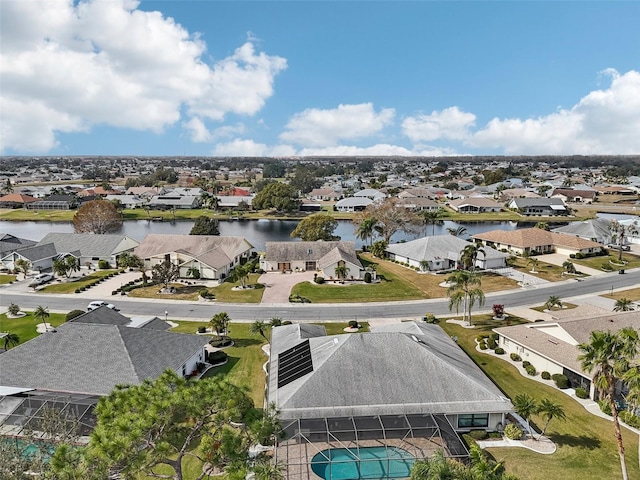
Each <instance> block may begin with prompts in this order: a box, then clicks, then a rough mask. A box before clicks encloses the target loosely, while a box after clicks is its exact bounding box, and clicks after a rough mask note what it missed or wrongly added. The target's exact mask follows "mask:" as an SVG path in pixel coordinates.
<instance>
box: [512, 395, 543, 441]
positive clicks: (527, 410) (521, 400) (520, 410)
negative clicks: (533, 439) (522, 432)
mask: <svg viewBox="0 0 640 480" xmlns="http://www.w3.org/2000/svg"><path fill="white" fill-rule="evenodd" d="M513 408H514V409H515V411H516V413H517V414H518V415H520V416H521V417H522V418H524V419H525V421H526V422H527V430H529V433H531V424H530V423H529V421H530V420H531V415H533V414H534V413H536V412H537V411H538V404H537V403H536V401H535V400H534V399H533V398H532V397H530V396H529V395H527V394H526V393H522V394H520V395H516V398H514V399H513Z"/></svg>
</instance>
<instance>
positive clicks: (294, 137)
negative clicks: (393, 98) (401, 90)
mask: <svg viewBox="0 0 640 480" xmlns="http://www.w3.org/2000/svg"><path fill="white" fill-rule="evenodd" d="M394 116H395V110H394V109H393V108H385V109H382V110H380V112H376V111H375V110H374V108H373V104H371V103H361V104H358V105H339V106H338V108H334V109H330V110H321V109H318V108H309V109H307V110H304V111H303V112H301V113H297V114H296V115H294V116H293V117H292V118H291V119H290V120H289V122H288V123H287V125H286V127H285V128H286V130H285V131H284V132H283V133H281V134H280V140H283V141H285V142H291V143H295V144H298V145H303V146H307V147H330V146H336V145H337V144H338V142H339V141H340V140H354V139H359V138H364V137H368V136H371V135H373V134H375V133H378V132H379V131H381V130H382V129H383V128H384V127H386V126H388V125H391V124H392V123H393V118H394Z"/></svg>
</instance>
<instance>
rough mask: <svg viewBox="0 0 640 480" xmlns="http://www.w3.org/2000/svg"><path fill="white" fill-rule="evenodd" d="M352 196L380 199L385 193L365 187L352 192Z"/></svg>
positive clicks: (384, 196) (383, 197)
mask: <svg viewBox="0 0 640 480" xmlns="http://www.w3.org/2000/svg"><path fill="white" fill-rule="evenodd" d="M353 196H354V197H358V198H369V199H371V200H373V201H382V200H384V199H385V198H387V195H386V194H385V193H383V192H381V191H380V190H376V189H375V188H365V189H362V190H359V191H357V192H355V193H354V194H353Z"/></svg>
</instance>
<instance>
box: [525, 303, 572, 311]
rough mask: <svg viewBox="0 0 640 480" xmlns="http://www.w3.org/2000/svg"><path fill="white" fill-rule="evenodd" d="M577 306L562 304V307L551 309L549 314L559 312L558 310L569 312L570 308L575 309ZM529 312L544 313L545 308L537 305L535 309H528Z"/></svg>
mask: <svg viewBox="0 0 640 480" xmlns="http://www.w3.org/2000/svg"><path fill="white" fill-rule="evenodd" d="M577 306H578V305H576V304H575V303H569V302H562V307H559V308H558V307H553V308H552V309H551V310H550V311H551V312H559V311H560V310H570V309H572V308H576V307H577ZM530 308H531V310H535V311H536V312H544V311H545V310H546V308H547V307H545V306H544V305H539V306H537V307H530Z"/></svg>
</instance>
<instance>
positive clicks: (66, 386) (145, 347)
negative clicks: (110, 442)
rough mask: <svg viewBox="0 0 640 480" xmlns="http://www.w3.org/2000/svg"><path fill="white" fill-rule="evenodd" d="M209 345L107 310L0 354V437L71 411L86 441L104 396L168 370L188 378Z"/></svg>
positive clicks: (151, 322) (155, 322) (17, 433)
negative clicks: (42, 412)
mask: <svg viewBox="0 0 640 480" xmlns="http://www.w3.org/2000/svg"><path fill="white" fill-rule="evenodd" d="M160 322H161V323H164V322H162V321H160ZM165 326H166V324H165ZM208 340H210V339H209V338H207V337H203V336H199V335H189V334H183V333H172V332H168V331H166V329H164V327H162V325H159V324H158V319H154V320H149V321H147V322H138V323H136V322H134V321H132V320H130V319H128V318H126V317H124V316H122V315H120V314H119V313H117V312H114V311H112V310H110V309H109V308H107V307H100V308H98V309H96V310H94V311H92V312H89V313H86V314H84V315H82V316H80V317H77V318H75V319H74V320H73V321H70V322H67V323H64V324H63V325H61V326H59V327H56V328H55V329H52V330H49V332H47V333H44V334H42V335H39V336H37V337H35V338H34V339H32V340H29V341H28V342H25V343H23V344H22V345H19V346H17V347H14V348H12V349H10V350H8V351H6V352H4V353H1V354H0V411H2V413H3V415H0V433H1V434H2V435H11V436H20V435H21V434H23V429H24V428H25V426H26V425H27V424H28V422H29V420H30V419H31V418H32V417H34V416H37V412H38V411H39V409H41V408H45V407H53V408H57V409H60V408H61V407H65V408H68V409H69V411H71V412H73V413H74V414H75V415H77V417H78V419H79V420H80V434H81V435H82V436H85V437H86V436H87V435H89V433H90V432H91V431H92V429H93V427H94V426H95V415H94V414H93V407H94V406H95V404H96V403H97V401H98V399H99V397H101V396H104V395H108V394H109V393H110V392H111V391H112V390H113V389H114V387H116V386H117V385H123V384H128V385H138V384H140V383H142V382H144V381H145V380H148V379H150V380H153V379H155V378H157V377H158V376H160V375H161V374H162V372H164V371H165V370H166V369H171V370H174V371H175V372H176V373H178V374H179V375H183V376H185V377H187V376H189V375H190V374H192V373H193V371H194V370H196V369H197V365H198V363H203V362H204V361H205V359H206V357H205V355H206V352H205V347H206V345H207V343H208Z"/></svg>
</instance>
